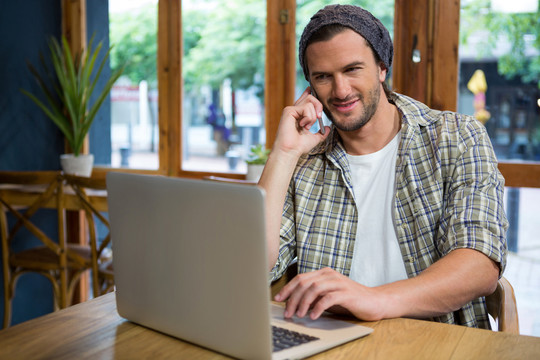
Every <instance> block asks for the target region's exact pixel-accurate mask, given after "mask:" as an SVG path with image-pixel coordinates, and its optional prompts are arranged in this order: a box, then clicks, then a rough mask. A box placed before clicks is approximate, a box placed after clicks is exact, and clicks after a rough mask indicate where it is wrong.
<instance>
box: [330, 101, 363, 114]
mask: <svg viewBox="0 0 540 360" xmlns="http://www.w3.org/2000/svg"><path fill="white" fill-rule="evenodd" d="M359 101H360V100H354V101H350V102H346V103H343V104H338V103H334V104H333V105H334V107H335V108H336V110H337V111H339V112H349V111H351V110H352V109H353V108H354V107H355V106H356V105H357V104H358V102H359Z"/></svg>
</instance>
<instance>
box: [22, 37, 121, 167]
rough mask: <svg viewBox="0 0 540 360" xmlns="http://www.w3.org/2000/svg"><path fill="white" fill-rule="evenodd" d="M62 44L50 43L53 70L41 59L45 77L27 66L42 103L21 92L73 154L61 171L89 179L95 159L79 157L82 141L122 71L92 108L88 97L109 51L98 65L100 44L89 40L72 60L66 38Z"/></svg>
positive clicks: (63, 157)
mask: <svg viewBox="0 0 540 360" xmlns="http://www.w3.org/2000/svg"><path fill="white" fill-rule="evenodd" d="M61 41H62V45H60V43H59V42H58V41H57V40H56V39H55V38H54V37H52V38H51V40H50V41H49V50H50V57H51V62H52V69H51V68H50V67H49V66H47V65H46V64H45V61H44V59H43V57H42V60H41V62H42V65H43V67H44V69H45V76H42V75H41V74H40V73H39V72H38V71H37V69H36V68H35V67H34V66H32V64H28V67H29V69H30V71H31V73H32V75H33V76H34V77H35V79H36V80H37V83H38V85H39V88H40V89H41V91H42V93H43V95H44V96H45V101H42V100H40V99H38V98H37V97H36V96H35V95H34V94H32V93H30V92H28V91H26V90H21V91H22V92H23V93H24V94H25V95H26V96H28V97H29V98H30V99H32V101H33V102H34V103H35V104H36V105H37V106H39V107H40V108H41V110H43V112H44V113H45V114H46V115H47V117H49V118H50V119H51V120H52V121H53V122H54V124H55V125H56V126H58V128H59V129H60V130H61V131H62V133H63V134H64V136H65V138H66V140H67V143H68V145H69V148H70V149H71V151H72V153H70V154H63V155H61V157H60V162H61V163H62V167H63V169H64V171H65V172H66V173H70V174H74V175H79V176H90V174H91V172H92V166H93V161H94V160H93V159H94V158H93V155H92V154H86V155H83V154H81V149H82V146H83V143H84V139H85V137H86V135H87V134H88V131H89V130H90V126H91V125H92V122H93V121H94V119H95V117H96V114H97V112H98V110H99V108H100V107H101V105H102V103H103V101H104V100H105V99H106V97H107V95H108V94H109V92H110V90H111V88H112V86H113V84H114V83H115V81H116V80H118V78H119V77H120V75H121V74H122V71H123V68H119V69H118V70H116V71H113V72H112V74H111V76H110V77H109V79H107V81H106V83H105V85H104V86H103V88H102V89H101V91H100V92H98V93H97V96H96V98H95V101H94V102H93V104H90V97H91V95H92V94H93V93H94V90H95V88H96V84H97V81H98V79H99V78H100V76H101V72H102V70H103V67H104V66H105V64H106V60H107V58H108V56H109V53H110V51H111V47H109V49H108V50H107V52H106V54H105V55H104V56H103V58H102V59H101V60H100V61H98V60H97V57H98V55H99V54H100V51H101V48H102V42H99V43H98V45H97V46H96V47H95V48H93V46H92V45H93V38H92V39H91V40H90V42H89V44H88V47H87V48H86V49H83V50H82V52H81V53H80V54H77V55H75V56H72V52H71V49H70V47H69V44H68V42H67V40H66V38H65V37H62V40H61ZM95 65H98V66H97V69H96V71H94V68H95ZM72 162H75V165H74V166H75V167H74V168H72V167H70V164H71V163H72ZM80 163H86V166H87V167H88V165H89V168H87V169H86V170H84V169H80V168H79V164H80Z"/></svg>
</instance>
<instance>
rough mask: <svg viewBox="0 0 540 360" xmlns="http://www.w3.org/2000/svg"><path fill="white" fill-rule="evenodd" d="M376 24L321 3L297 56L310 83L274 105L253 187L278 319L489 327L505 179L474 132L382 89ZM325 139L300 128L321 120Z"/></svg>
mask: <svg viewBox="0 0 540 360" xmlns="http://www.w3.org/2000/svg"><path fill="white" fill-rule="evenodd" d="M392 55H393V47H392V42H391V40H390V36H389V34H388V31H387V29H386V28H385V27H384V26H383V25H382V24H381V23H380V21H379V20H378V19H376V18H375V17H373V15H371V14H370V13H369V12H367V11H366V10H364V9H362V8H360V7H356V6H350V5H343V6H342V5H330V6H327V7H325V8H324V9H322V10H320V11H319V12H318V13H317V14H315V15H314V16H313V17H312V19H311V20H310V22H309V24H308V25H307V26H306V28H305V29H304V32H303V35H302V37H301V39H300V48H299V57H300V64H301V65H302V67H303V70H304V74H305V76H306V79H307V80H308V81H309V83H310V87H308V88H307V89H306V91H305V92H304V93H303V94H302V96H301V97H300V98H299V99H298V100H297V101H296V103H295V104H294V105H293V106H289V107H287V108H285V109H284V111H283V114H282V118H281V121H280V125H279V128H278V132H277V137H276V140H275V143H274V145H273V148H272V151H271V153H270V156H269V159H268V162H267V165H266V167H265V169H264V172H263V174H262V177H261V179H260V181H259V185H260V186H262V187H263V188H264V189H265V190H266V193H267V196H266V199H267V205H266V206H267V238H268V256H269V264H270V267H271V269H270V271H271V277H272V279H277V278H279V277H280V276H281V275H282V274H283V273H284V271H285V270H286V268H287V267H288V266H289V265H290V264H291V263H293V262H294V260H295V259H297V266H298V272H299V275H298V276H296V277H295V278H294V279H293V280H292V281H290V282H289V283H288V284H287V285H286V286H285V287H284V288H283V289H282V290H281V291H280V292H279V293H278V294H277V295H276V297H275V299H276V300H277V301H287V305H286V308H285V312H284V315H285V316H286V317H290V316H292V315H297V316H300V317H303V316H306V315H309V316H310V317H311V318H317V317H319V316H320V315H321V313H322V312H323V311H325V310H330V311H335V312H340V313H349V314H352V315H354V316H356V317H357V318H359V319H363V320H369V321H371V320H379V319H384V318H393V317H415V318H424V319H434V320H437V321H441V322H446V323H454V324H463V325H467V326H474V327H483V328H489V321H488V317H487V312H486V306H485V300H484V296H486V295H489V294H491V293H492V292H493V291H494V290H495V288H496V285H497V280H498V277H499V276H500V275H501V274H502V272H503V271H504V267H505V264H506V239H505V236H506V229H507V221H506V217H505V214H504V210H503V203H502V199H503V187H504V179H503V178H502V176H501V175H500V173H499V172H498V170H497V162H496V158H495V155H494V153H493V149H492V146H491V143H490V141H489V138H488V135H487V133H486V131H485V128H484V127H483V126H482V125H481V124H480V123H479V122H477V121H476V120H475V119H474V118H472V117H469V116H465V115H460V114H456V113H451V112H440V111H436V110H431V109H429V108H427V107H426V106H425V105H423V104H421V103H419V102H417V101H415V100H413V99H410V98H408V97H405V96H403V95H399V94H396V93H392V92H390V91H389V90H388V89H387V88H386V85H385V84H384V80H385V78H386V76H387V74H388V71H389V68H390V66H391V64H392ZM322 111H324V112H325V114H326V115H327V117H328V118H329V119H330V120H331V121H332V126H331V127H325V129H324V133H323V132H322V131H321V132H317V133H313V132H310V128H311V127H312V125H313V124H314V123H316V122H317V120H318V118H320V117H321V116H322Z"/></svg>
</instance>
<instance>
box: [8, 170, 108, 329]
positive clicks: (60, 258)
mask: <svg viewBox="0 0 540 360" xmlns="http://www.w3.org/2000/svg"><path fill="white" fill-rule="evenodd" d="M69 181H70V182H69V184H68V183H67V180H66V177H65V176H64V175H63V174H62V173H61V172H10V171H0V210H1V211H0V231H1V241H2V260H3V279H4V322H3V327H4V328H5V327H8V326H9V325H10V322H11V308H12V304H11V302H12V299H13V297H14V294H15V289H16V283H17V280H18V279H19V277H20V276H21V275H23V274H25V273H28V272H34V273H38V274H41V275H43V276H44V277H46V278H47V279H48V280H49V281H50V282H51V284H52V288H53V295H54V300H55V301H54V307H55V310H57V309H62V308H65V307H67V306H69V305H70V304H71V301H72V298H73V293H74V290H75V287H76V285H77V283H78V282H79V280H80V278H81V275H82V274H83V273H85V272H86V271H87V270H89V269H94V272H93V273H97V271H96V269H97V268H98V265H97V262H98V259H99V257H100V256H101V254H102V253H103V251H102V248H101V247H97V246H96V244H97V241H96V234H95V226H94V221H93V218H92V216H89V213H90V212H91V211H93V209H94V208H95V206H94V204H93V203H92V201H91V200H90V199H89V197H88V196H87V195H86V190H84V188H83V187H82V185H81V184H80V183H79V182H78V180H77V179H72V178H70V179H69ZM86 185H88V184H86ZM105 201H106V200H105ZM39 209H54V210H56V214H57V218H58V220H57V228H58V239H57V240H56V241H55V240H53V239H51V237H49V236H48V235H47V234H45V232H44V230H43V229H40V228H39V227H38V226H37V225H36V221H35V219H34V218H33V217H34V215H35V214H36V212H37V211H38V210H39ZM68 210H84V211H85V214H86V220H87V223H88V224H89V225H90V226H88V230H89V234H90V236H89V243H90V244H89V245H86V244H75V243H69V242H68V234H67V232H66V211H68ZM8 213H9V214H11V215H12V217H13V218H14V221H12V223H13V224H10V222H9V219H8V216H7V214H8ZM91 218H92V219H91ZM10 225H12V226H10ZM22 229H26V230H28V231H29V232H30V234H31V235H33V236H34V237H35V238H36V239H38V240H39V242H40V244H39V245H38V246H33V247H30V248H28V249H24V250H22V251H14V249H13V243H14V241H16V236H17V235H18V234H20V232H21V230H22ZM92 229H94V230H92ZM93 278H94V281H93V282H94V284H95V282H96V279H95V276H93ZM93 288H94V294H95V296H97V295H99V291H98V292H96V291H95V289H96V286H95V285H94V286H93Z"/></svg>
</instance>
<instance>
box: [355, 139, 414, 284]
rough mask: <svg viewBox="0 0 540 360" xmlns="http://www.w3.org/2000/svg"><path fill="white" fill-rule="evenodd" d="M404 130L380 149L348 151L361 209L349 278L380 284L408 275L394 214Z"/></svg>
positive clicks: (357, 202)
mask: <svg viewBox="0 0 540 360" xmlns="http://www.w3.org/2000/svg"><path fill="white" fill-rule="evenodd" d="M400 134H401V132H398V134H397V135H396V136H395V137H394V139H392V141H390V142H389V143H388V144H387V145H386V146H385V147H384V148H382V149H381V150H379V151H377V152H375V153H372V154H368V155H359V156H353V155H348V154H347V159H348V160H349V165H350V168H351V176H352V178H351V182H352V185H353V190H354V197H355V199H356V205H357V208H358V229H357V232H356V241H355V245H354V252H353V258H352V267H351V272H350V275H349V278H351V279H353V280H354V281H357V282H359V283H361V284H362V285H366V286H378V285H382V284H387V283H390V282H394V281H397V280H402V279H406V278H407V272H406V271H405V265H404V263H403V257H402V256H401V250H400V249H399V243H398V240H397V237H396V231H395V228H394V222H393V215H392V201H393V198H394V192H395V190H394V182H395V170H396V159H397V150H398V145H399V140H400Z"/></svg>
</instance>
